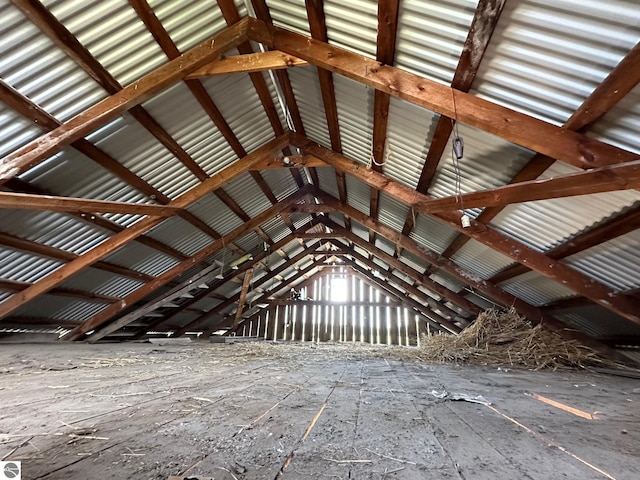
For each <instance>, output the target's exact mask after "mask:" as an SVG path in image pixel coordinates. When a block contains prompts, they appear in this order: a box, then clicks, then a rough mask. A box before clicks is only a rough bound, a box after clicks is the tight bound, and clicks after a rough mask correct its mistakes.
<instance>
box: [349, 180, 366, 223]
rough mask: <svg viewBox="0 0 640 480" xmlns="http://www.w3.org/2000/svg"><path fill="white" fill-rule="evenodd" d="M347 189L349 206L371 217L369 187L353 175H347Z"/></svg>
mask: <svg viewBox="0 0 640 480" xmlns="http://www.w3.org/2000/svg"><path fill="white" fill-rule="evenodd" d="M345 183H346V189H347V204H349V205H350V206H352V207H353V208H356V209H358V210H360V211H361V212H364V213H366V214H367V215H369V211H370V206H371V202H370V192H371V188H370V187H369V185H367V184H366V183H364V182H363V181H362V180H358V179H357V178H355V177H353V176H351V175H345Z"/></svg>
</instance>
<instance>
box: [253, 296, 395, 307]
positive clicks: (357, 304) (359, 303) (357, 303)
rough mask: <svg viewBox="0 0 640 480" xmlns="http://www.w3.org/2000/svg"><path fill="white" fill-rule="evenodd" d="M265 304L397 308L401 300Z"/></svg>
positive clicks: (278, 301)
mask: <svg viewBox="0 0 640 480" xmlns="http://www.w3.org/2000/svg"><path fill="white" fill-rule="evenodd" d="M264 303H268V304H270V305H297V306H299V307H304V306H319V307H324V306H327V307H332V306H333V307H347V308H349V307H381V308H384V307H397V306H398V305H401V302H400V301H399V300H395V299H392V298H391V297H389V301H388V302H369V301H356V300H346V301H344V302H334V301H332V300H289V299H286V298H277V299H275V300H265V302H264Z"/></svg>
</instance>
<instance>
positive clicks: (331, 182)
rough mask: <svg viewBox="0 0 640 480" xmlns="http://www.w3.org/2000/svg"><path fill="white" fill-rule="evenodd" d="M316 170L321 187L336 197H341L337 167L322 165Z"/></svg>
mask: <svg viewBox="0 0 640 480" xmlns="http://www.w3.org/2000/svg"><path fill="white" fill-rule="evenodd" d="M316 171H317V172H318V178H319V179H320V189H321V190H322V191H324V192H327V193H328V194H329V195H332V196H334V197H335V198H339V196H340V195H339V194H338V181H337V180H336V171H335V169H334V168H333V167H322V168H316Z"/></svg>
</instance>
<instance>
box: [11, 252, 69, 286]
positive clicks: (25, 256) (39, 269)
mask: <svg viewBox="0 0 640 480" xmlns="http://www.w3.org/2000/svg"><path fill="white" fill-rule="evenodd" d="M62 265H63V263H62V262H58V261H56V260H52V259H49V258H43V257H39V256H36V255H31V254H29V253H25V252H21V251H16V250H12V249H9V248H3V249H1V250H0V278H4V279H7V280H15V281H17V282H37V281H38V280H40V279H42V278H44V277H46V276H47V275H49V274H50V273H52V272H54V271H56V270H57V269H58V268H60V267H61V266H62Z"/></svg>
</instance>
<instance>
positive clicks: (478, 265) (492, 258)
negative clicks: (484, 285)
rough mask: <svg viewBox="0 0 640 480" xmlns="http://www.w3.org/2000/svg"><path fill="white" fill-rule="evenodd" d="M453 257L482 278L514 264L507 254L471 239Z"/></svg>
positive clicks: (472, 273)
mask: <svg viewBox="0 0 640 480" xmlns="http://www.w3.org/2000/svg"><path fill="white" fill-rule="evenodd" d="M451 259H452V260H453V261H454V262H455V263H457V264H458V265H460V266H461V267H462V268H464V269H465V270H467V271H468V272H469V273H470V274H471V275H477V276H478V277H480V278H482V279H487V278H489V277H491V276H493V275H494V274H496V273H498V272H499V271H500V270H503V269H504V268H506V267H508V266H509V265H512V264H513V260H511V259H510V258H509V257H507V256H506V255H503V254H501V253H499V252H497V251H496V250H494V249H492V248H491V247H487V246H486V245H484V244H482V243H480V242H478V241H476V240H469V241H468V242H467V243H466V244H465V246H464V248H461V249H460V250H459V251H458V252H457V253H456V254H455V255H454V256H453V257H451Z"/></svg>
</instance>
